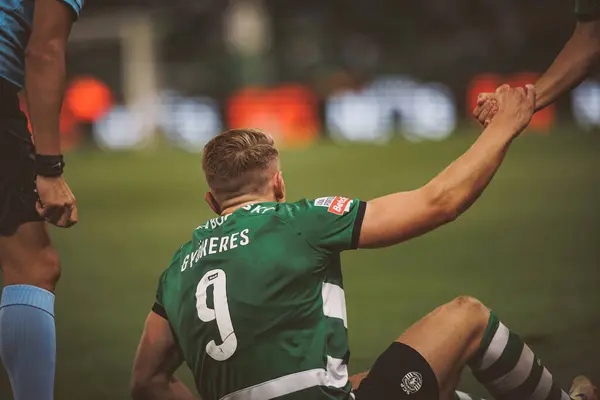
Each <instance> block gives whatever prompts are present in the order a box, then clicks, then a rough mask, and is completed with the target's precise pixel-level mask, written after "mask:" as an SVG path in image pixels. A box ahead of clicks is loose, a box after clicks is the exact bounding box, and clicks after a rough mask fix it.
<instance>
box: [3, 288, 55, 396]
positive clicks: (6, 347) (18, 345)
mask: <svg viewBox="0 0 600 400" xmlns="http://www.w3.org/2000/svg"><path fill="white" fill-rule="evenodd" d="M0 359H2V362H3V364H4V368H6V371H7V372H8V377H9V379H10V384H11V386H12V391H13V397H14V399H15V400H52V399H53V398H54V368H55V363H56V330H55V327H54V294H52V293H50V292H49V291H47V290H44V289H41V288H38V287H35V286H29V285H11V286H6V287H5V288H4V290H3V291H2V300H1V301H0Z"/></svg>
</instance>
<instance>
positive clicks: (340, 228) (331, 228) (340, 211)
mask: <svg viewBox="0 0 600 400" xmlns="http://www.w3.org/2000/svg"><path fill="white" fill-rule="evenodd" d="M365 209H366V203H365V202H363V201H360V200H358V199H351V198H348V197H341V196H331V197H321V198H318V199H315V200H301V201H299V202H297V203H291V204H289V211H290V214H291V215H290V223H291V224H292V225H293V226H294V227H295V228H296V229H297V230H298V231H299V232H300V233H301V234H302V235H303V236H304V237H305V239H306V240H307V241H308V242H309V243H310V244H311V245H312V246H314V247H316V248H318V249H320V250H323V251H326V252H340V251H344V250H351V249H356V248H358V239H359V236H360V229H361V227H362V221H363V217H364V215H365Z"/></svg>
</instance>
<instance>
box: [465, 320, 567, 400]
mask: <svg viewBox="0 0 600 400" xmlns="http://www.w3.org/2000/svg"><path fill="white" fill-rule="evenodd" d="M469 366H470V367H471V370H472V371H473V374H474V375H475V377H476V378H477V380H478V381H479V382H481V383H482V384H483V385H484V386H485V387H486V389H487V390H488V391H489V392H490V394H491V395H492V396H493V397H494V399H496V400H530V399H531V400H534V399H535V400H569V399H570V398H569V395H568V394H567V393H565V392H564V391H563V390H561V389H560V388H559V387H558V386H557V385H556V383H555V382H554V381H553V379H552V375H551V374H550V372H548V370H547V369H546V368H545V367H544V366H543V365H542V362H541V360H540V359H539V358H538V357H537V356H536V355H535V354H534V353H533V352H532V351H531V349H530V348H529V347H528V346H527V345H526V344H525V343H523V341H522V340H521V338H520V337H519V336H518V335H516V334H515V333H513V332H510V331H509V330H508V328H506V326H504V325H503V324H502V323H501V322H500V321H499V320H498V318H497V317H496V315H495V314H494V313H490V320H489V322H488V326H487V329H486V331H485V334H484V336H483V340H482V341H481V348H480V350H479V352H478V354H476V355H475V357H473V359H472V360H471V362H470V363H469Z"/></svg>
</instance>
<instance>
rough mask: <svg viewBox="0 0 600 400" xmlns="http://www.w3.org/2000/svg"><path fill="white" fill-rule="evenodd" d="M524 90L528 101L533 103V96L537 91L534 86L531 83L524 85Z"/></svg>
mask: <svg viewBox="0 0 600 400" xmlns="http://www.w3.org/2000/svg"><path fill="white" fill-rule="evenodd" d="M525 91H526V93H527V99H529V101H531V102H532V103H533V104H534V105H535V99H536V97H535V96H536V93H537V90H536V88H535V86H533V85H531V84H529V85H525Z"/></svg>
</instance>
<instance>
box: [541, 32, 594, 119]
mask: <svg viewBox="0 0 600 400" xmlns="http://www.w3.org/2000/svg"><path fill="white" fill-rule="evenodd" d="M599 61H600V20H599V21H590V22H579V23H578V24H577V28H575V32H574V33H573V36H572V37H571V39H569V41H568V42H567V44H566V45H565V47H564V48H563V50H562V51H561V52H560V54H559V55H558V57H557V58H556V60H555V61H554V63H553V64H552V65H551V66H550V68H549V69H548V71H546V72H545V73H544V75H542V77H541V78H540V79H539V80H538V82H537V83H536V84H535V86H536V89H537V97H536V110H541V109H542V108H544V107H546V106H547V105H549V104H551V103H552V102H554V101H555V100H556V99H557V98H558V97H559V96H560V95H561V94H563V93H565V92H566V91H568V90H570V89H572V88H573V87H575V86H577V85H578V84H580V83H581V82H582V81H583V80H584V79H585V78H586V77H587V76H588V75H589V73H590V71H591V70H592V68H594V66H595V65H596V64H597V63H598V62H599Z"/></svg>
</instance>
